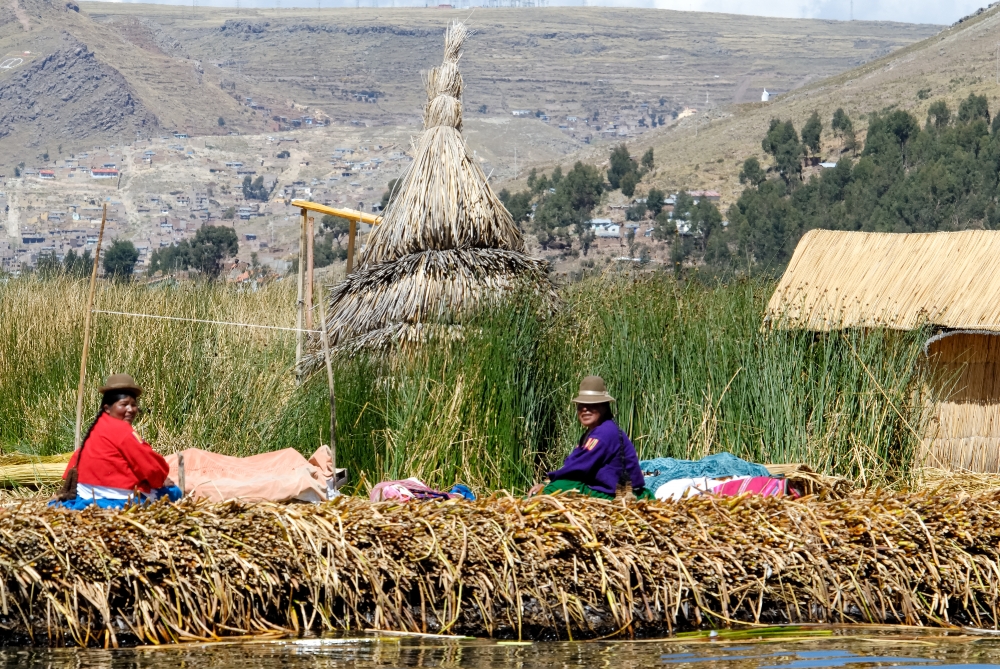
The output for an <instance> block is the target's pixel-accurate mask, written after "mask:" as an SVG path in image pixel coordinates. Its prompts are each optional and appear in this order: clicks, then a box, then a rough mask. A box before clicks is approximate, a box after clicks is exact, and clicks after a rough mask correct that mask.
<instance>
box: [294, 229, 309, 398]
mask: <svg viewBox="0 0 1000 669" xmlns="http://www.w3.org/2000/svg"><path fill="white" fill-rule="evenodd" d="M307 214H308V211H307V210H306V209H303V210H302V225H301V226H300V227H299V291H298V292H299V294H298V301H297V302H296V305H297V306H296V314H295V329H296V330H298V332H296V333H295V377H296V379H298V380H299V381H301V380H302V378H301V374H302V371H301V369H300V368H301V367H302V315H303V314H302V312H303V307H305V296H304V292H305V278H306V258H305V250H306V216H307Z"/></svg>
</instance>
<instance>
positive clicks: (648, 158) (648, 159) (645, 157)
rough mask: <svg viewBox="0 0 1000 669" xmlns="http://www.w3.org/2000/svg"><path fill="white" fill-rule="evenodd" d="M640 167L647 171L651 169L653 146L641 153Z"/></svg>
mask: <svg viewBox="0 0 1000 669" xmlns="http://www.w3.org/2000/svg"><path fill="white" fill-rule="evenodd" d="M641 162H642V168H643V169H644V170H646V171H647V172H649V171H650V170H652V169H653V148H652V147H650V148H649V149H647V150H646V153H644V154H642V161H641Z"/></svg>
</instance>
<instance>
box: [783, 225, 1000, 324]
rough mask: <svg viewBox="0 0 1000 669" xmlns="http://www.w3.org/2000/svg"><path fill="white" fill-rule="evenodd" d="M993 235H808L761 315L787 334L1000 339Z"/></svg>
mask: <svg viewBox="0 0 1000 669" xmlns="http://www.w3.org/2000/svg"><path fill="white" fill-rule="evenodd" d="M998 292H1000V232H998V231H995V230H966V231H962V232H930V233H919V234H914V233H910V234H900V233H886V232H844V231H838V230H811V231H809V232H807V233H806V234H805V235H803V236H802V239H801V240H800V241H799V243H798V245H797V246H796V247H795V253H794V254H793V255H792V260H791V262H790V263H789V264H788V269H787V270H785V273H784V275H782V277H781V281H780V282H779V283H778V286H777V288H776V289H775V291H774V295H773V296H772V297H771V301H770V303H769V304H768V308H767V318H770V319H773V320H774V321H775V322H776V323H777V324H779V325H781V326H787V327H802V328H808V329H810V330H821V331H825V330H834V329H839V328H848V327H862V328H868V327H889V328H901V329H913V328H917V327H920V325H921V324H923V323H931V324H934V325H940V326H944V327H949V328H956V329H979V330H993V331H1000V303H998V302H997V301H996V300H993V299H983V296H984V295H996V294H997V293H998Z"/></svg>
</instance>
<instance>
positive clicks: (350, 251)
mask: <svg viewBox="0 0 1000 669" xmlns="http://www.w3.org/2000/svg"><path fill="white" fill-rule="evenodd" d="M357 232H358V222H357V221H356V220H354V219H353V218H352V219H351V222H350V224H349V225H348V226H347V273H348V274H350V273H351V270H353V269H354V237H355V236H356V235H357Z"/></svg>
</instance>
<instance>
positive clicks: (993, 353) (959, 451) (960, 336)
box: [923, 330, 1000, 473]
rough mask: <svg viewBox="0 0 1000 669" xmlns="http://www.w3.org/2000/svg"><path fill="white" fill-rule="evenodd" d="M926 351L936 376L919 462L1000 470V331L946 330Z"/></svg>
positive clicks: (955, 467)
mask: <svg viewBox="0 0 1000 669" xmlns="http://www.w3.org/2000/svg"><path fill="white" fill-rule="evenodd" d="M924 351H925V352H926V353H927V356H928V358H929V362H930V364H932V365H933V369H934V374H933V375H932V380H931V387H930V391H931V392H930V399H931V401H932V403H933V404H932V406H931V410H932V418H931V421H930V424H929V425H928V427H927V437H926V438H925V439H924V445H923V446H924V453H923V464H925V465H926V466H929V467H940V468H942V469H950V470H966V471H973V472H981V473H997V472H1000V374H998V370H1000V332H988V331H973V330H960V331H951V332H944V333H942V334H939V335H937V336H935V337H932V338H931V339H929V340H928V341H927V343H926V344H925V345H924Z"/></svg>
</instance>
